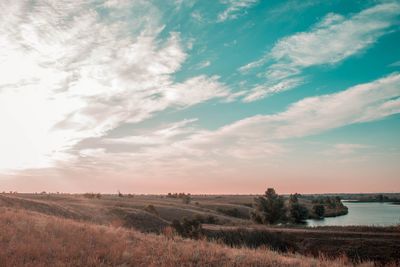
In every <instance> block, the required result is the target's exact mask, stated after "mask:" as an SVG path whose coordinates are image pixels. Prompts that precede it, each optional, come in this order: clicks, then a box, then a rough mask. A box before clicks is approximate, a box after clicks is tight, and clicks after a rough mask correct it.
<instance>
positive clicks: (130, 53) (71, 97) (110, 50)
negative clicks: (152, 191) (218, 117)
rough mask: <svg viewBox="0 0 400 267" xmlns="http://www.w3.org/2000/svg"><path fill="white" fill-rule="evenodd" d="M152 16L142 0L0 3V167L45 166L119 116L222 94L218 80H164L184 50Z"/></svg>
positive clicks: (130, 117)
mask: <svg viewBox="0 0 400 267" xmlns="http://www.w3.org/2000/svg"><path fill="white" fill-rule="evenodd" d="M120 4H123V5H122V6H121V5H120ZM126 5H128V6H129V8H127V7H126ZM96 8H102V9H104V8H108V9H109V10H108V11H109V12H108V13H107V12H105V13H104V12H103V13H101V14H100V13H98V12H97V11H96ZM136 13H137V14H138V15H137V16H136V15H135V16H133V15H134V14H136ZM159 18H160V12H159V10H158V9H157V8H156V7H154V6H153V5H152V4H151V3H148V2H147V1H135V2H132V1H120V0H118V1H116V0H111V1H106V2H96V5H90V4H88V2H87V1H73V2H71V1H57V2H54V1H47V0H42V1H36V2H34V3H32V2H31V1H23V0H21V1H6V2H4V1H3V2H1V3H0V46H1V48H2V49H1V50H0V62H1V65H0V74H1V76H2V79H1V80H0V121H1V123H2V127H1V129H2V130H1V131H0V147H1V150H0V162H1V163H0V170H5V169H7V170H8V169H23V168H34V167H37V168H43V167H50V166H54V164H55V163H56V162H57V161H59V160H61V161H64V160H71V156H72V155H71V154H70V153H69V150H71V149H72V148H73V147H74V146H75V145H76V144H78V143H79V142H81V141H82V140H85V139H87V138H93V137H101V136H104V135H105V134H106V133H107V132H108V131H110V130H111V129H114V128H116V127H118V126H119V125H121V124H123V123H126V122H139V121H142V120H144V119H146V118H148V117H150V116H152V115H153V114H155V112H159V111H162V110H164V109H167V108H169V107H175V108H184V107H187V106H190V105H195V104H198V103H201V102H203V101H207V100H209V99H212V98H216V97H225V96H228V95H229V92H228V89H227V88H226V86H224V85H223V84H221V83H220V82H219V81H218V77H207V76H198V77H192V78H190V79H188V80H186V81H183V82H181V83H175V82H174V81H173V78H172V75H173V74H174V73H175V72H176V71H178V70H179V69H180V68H181V66H182V63H183V62H184V61H185V60H186V57H187V54H186V52H185V50H184V48H183V47H182V45H181V40H180V35H179V33H174V32H172V33H170V35H169V37H168V38H166V39H161V38H160V31H161V30H162V29H163V25H162V24H161V23H160V20H159Z"/></svg>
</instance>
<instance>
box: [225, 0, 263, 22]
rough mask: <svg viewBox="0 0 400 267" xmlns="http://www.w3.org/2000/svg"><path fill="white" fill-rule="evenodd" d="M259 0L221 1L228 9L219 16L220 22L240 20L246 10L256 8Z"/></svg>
mask: <svg viewBox="0 0 400 267" xmlns="http://www.w3.org/2000/svg"><path fill="white" fill-rule="evenodd" d="M258 1H259V0H221V2H222V3H223V4H224V5H226V9H225V10H224V11H223V12H221V13H220V14H218V21H219V22H223V21H226V20H232V19H236V18H238V17H239V16H240V15H242V14H243V13H244V12H246V9H248V8H250V7H252V6H254V5H255V4H257V3H258Z"/></svg>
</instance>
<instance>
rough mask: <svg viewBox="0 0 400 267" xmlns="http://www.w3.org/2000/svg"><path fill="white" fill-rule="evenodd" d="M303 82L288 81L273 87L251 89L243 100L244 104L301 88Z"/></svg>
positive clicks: (261, 86) (296, 79) (260, 86)
mask: <svg viewBox="0 0 400 267" xmlns="http://www.w3.org/2000/svg"><path fill="white" fill-rule="evenodd" d="M302 82H303V79H301V78H293V79H286V80H283V81H281V82H278V83H277V84H273V85H266V84H265V85H258V86H255V87H254V88H253V89H251V90H250V91H249V92H248V93H247V95H246V97H245V98H244V99H243V101H244V102H252V101H256V100H259V99H262V98H265V97H267V96H269V95H272V94H276V93H280V92H284V91H287V90H290V89H292V88H294V87H297V86H299V85H300V84H301V83H302Z"/></svg>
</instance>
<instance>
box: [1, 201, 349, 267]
mask: <svg viewBox="0 0 400 267" xmlns="http://www.w3.org/2000/svg"><path fill="white" fill-rule="evenodd" d="M345 265H347V261H346V259H341V260H337V261H329V260H324V259H314V258H307V257H304V256H299V255H291V254H287V255H282V254H278V253H275V252H272V251H270V250H268V249H256V250H252V249H245V248H241V249H239V248H228V247H226V246H223V245H219V244H216V243H210V242H206V241H193V240H183V239H181V238H178V237H175V236H170V237H166V236H156V235H153V234H143V233H139V232H137V231H134V230H128V229H124V228H115V227H110V226H101V225H96V224H91V223H83V222H77V221H73V220H70V219H65V218H58V217H54V216H48V215H43V214H38V213H35V212H29V211H25V210H16V209H12V208H0V266H345Z"/></svg>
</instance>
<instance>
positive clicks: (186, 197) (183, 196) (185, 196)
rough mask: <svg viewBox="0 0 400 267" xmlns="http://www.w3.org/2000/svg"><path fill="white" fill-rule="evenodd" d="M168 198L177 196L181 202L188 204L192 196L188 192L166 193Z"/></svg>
mask: <svg viewBox="0 0 400 267" xmlns="http://www.w3.org/2000/svg"><path fill="white" fill-rule="evenodd" d="M167 197H168V198H179V199H182V202H183V203H185V204H190V202H191V200H192V196H191V195H190V193H188V194H185V193H168V194H167Z"/></svg>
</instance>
